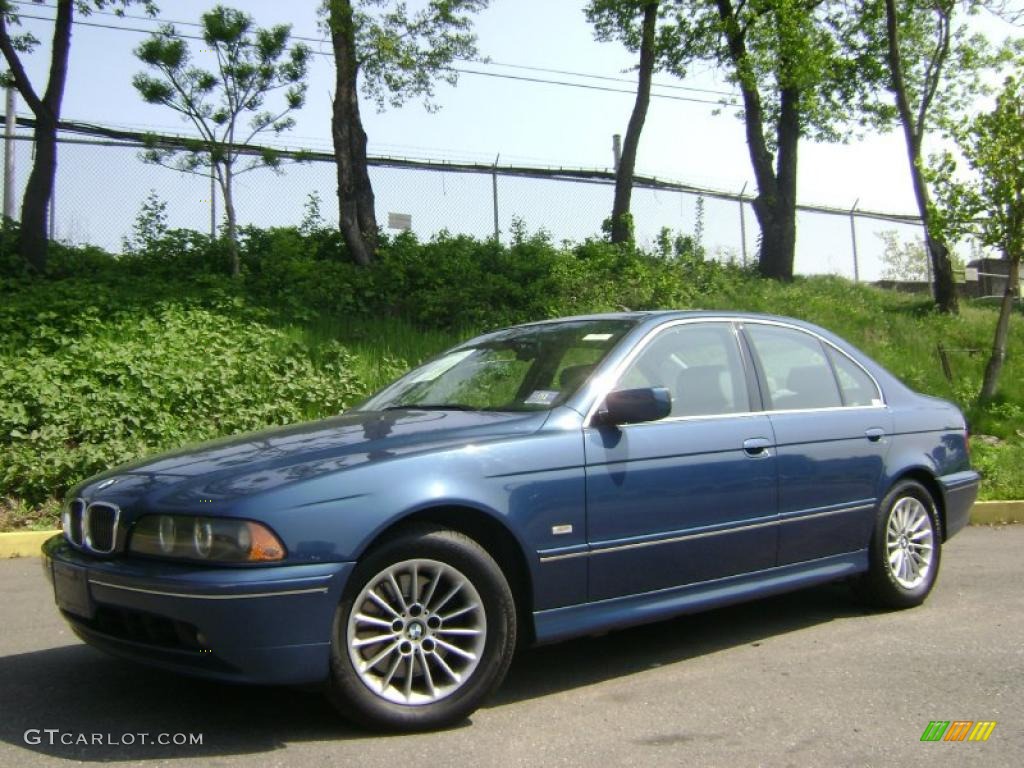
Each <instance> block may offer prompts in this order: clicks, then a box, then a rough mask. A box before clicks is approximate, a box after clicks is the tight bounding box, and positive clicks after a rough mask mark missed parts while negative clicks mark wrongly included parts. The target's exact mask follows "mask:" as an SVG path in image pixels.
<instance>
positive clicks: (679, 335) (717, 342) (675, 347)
mask: <svg viewBox="0 0 1024 768" xmlns="http://www.w3.org/2000/svg"><path fill="white" fill-rule="evenodd" d="M644 387H665V388H666V389H668V391H669V393H670V394H671V395H672V413H671V416H674V417H681V416H713V415H719V414H729V413H744V412H746V411H749V410H750V399H749V395H748V392H747V382H746V378H745V376H744V373H743V361H742V358H741V357H740V352H739V346H738V344H737V341H736V336H735V334H734V333H733V330H732V326H731V325H730V324H729V323H686V324H683V325H677V326H673V327H671V328H668V329H666V330H664V331H661V332H660V333H659V334H658V335H657V336H656V337H655V338H654V339H653V340H652V341H651V342H650V343H649V344H648V345H647V346H646V347H644V348H643V349H642V350H641V351H640V353H639V354H638V355H637V357H636V359H634V360H633V362H632V363H630V366H629V368H628V369H627V370H626V372H625V373H624V374H623V375H622V378H621V379H620V380H619V383H618V384H617V386H616V389H620V390H621V389H638V388H644Z"/></svg>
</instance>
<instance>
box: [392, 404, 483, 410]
mask: <svg viewBox="0 0 1024 768" xmlns="http://www.w3.org/2000/svg"><path fill="white" fill-rule="evenodd" d="M381 410H382V411H402V410H406V411H482V410H486V409H484V408H475V407H473V406H472V405H463V404H462V403H409V404H407V405H388V406H385V407H384V408H381Z"/></svg>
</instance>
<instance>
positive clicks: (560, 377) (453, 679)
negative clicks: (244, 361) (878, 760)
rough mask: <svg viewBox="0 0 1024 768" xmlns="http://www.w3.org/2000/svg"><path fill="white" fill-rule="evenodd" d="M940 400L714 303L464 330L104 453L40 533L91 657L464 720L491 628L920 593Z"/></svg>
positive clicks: (959, 451)
mask: <svg viewBox="0 0 1024 768" xmlns="http://www.w3.org/2000/svg"><path fill="white" fill-rule="evenodd" d="M978 481H979V477H978V474H977V473H975V472H973V471H972V470H971V468H970V461H969V456H968V448H967V431H966V427H965V423H964V418H963V416H962V415H961V413H960V412H959V411H958V410H957V409H956V408H955V407H954V406H953V405H951V404H949V403H947V402H944V401H941V400H937V399H935V398H932V397H926V396H923V395H920V394H916V393H914V392H912V391H911V390H909V389H908V388H907V387H906V386H904V385H903V384H902V383H901V382H900V381H899V380H897V379H896V378H895V377H894V376H892V375H891V374H890V373H888V372H887V371H886V370H885V369H883V368H882V367H881V366H879V365H878V364H877V363H875V362H873V361H872V360H870V359H868V358H867V357H865V356H864V355H863V354H862V353H860V352H859V351H857V350H856V349H854V348H853V347H851V346H850V345H849V344H847V343H846V342H844V341H843V340H842V339H840V338H838V337H836V336H835V335H833V334H831V333H829V332H828V331H826V330H824V329H822V328H819V327H816V326H813V325H809V324H807V323H804V322H800V321H797V320H792V319H787V318H781V317H769V316H763V315H744V314H735V313H721V312H650V313H623V314H609V315H596V316H589V317H576V318H567V319H562V320H553V321H548V322H540V323H532V324H528V325H522V326H517V327H514V328H508V329H504V330H500V331H496V332H494V333H489V334H486V335H484V336H480V337H478V338H475V339H473V340H471V341H468V342H466V343H465V344H462V345H460V346H458V347H455V348H454V349H452V350H450V351H448V352H446V353H444V354H442V355H440V356H439V357H437V358H435V359H433V360H431V361H429V362H427V363H426V364H424V365H422V366H420V367H419V368H417V369H415V370H413V371H412V372H410V373H408V374H407V375H405V376H404V377H402V378H401V379H399V380H398V381H396V382H395V383H394V384H392V385H391V386H389V387H387V388H386V389H384V390H383V391H381V392H380V393H378V394H377V395H375V396H374V397H372V398H370V399H369V400H368V401H367V402H366V403H364V404H363V405H362V406H360V407H358V408H356V409H354V410H352V411H349V412H347V413H345V414H343V415H340V416H336V417H334V418H329V419H325V420H323V421H317V422H313V423H308V424H300V425H294V426H288V427H284V428H279V429H273V430H268V431H265V432H259V433H255V434H250V435H244V436H239V437H232V438H228V439H225V440H220V441H217V442H213V443H208V444H204V445H200V446H195V447H190V448H188V449H185V450H181V451H178V452H175V453H170V454H166V455H163V456H158V457H155V458H152V459H148V460H145V461H141V462H138V463H135V464H131V465H127V466H122V467H118V468H116V469H113V470H111V471H109V472H107V473H104V474H102V475H99V476H98V477H95V478H92V479H90V480H87V481H86V482H84V483H82V484H81V485H79V486H78V487H77V488H75V489H73V490H72V491H71V493H70V494H69V496H68V499H67V501H66V503H65V506H64V510H63V529H64V531H63V535H62V536H56V537H54V538H52V539H50V540H49V541H48V542H47V543H46V544H45V545H44V555H45V559H44V564H45V568H46V572H47V574H48V575H49V576H50V578H51V579H52V582H53V587H54V595H55V598H56V603H57V606H58V607H59V609H60V611H61V613H62V614H63V616H64V618H65V619H66V620H67V621H68V622H69V623H70V625H71V627H72V628H73V629H74V631H75V632H76V633H77V634H78V636H79V637H81V638H82V639H83V640H85V641H86V642H88V643H90V644H92V645H94V646H96V647H97V648H100V649H103V650H105V651H108V652H110V653H112V654H115V655H117V656H120V657H123V658H126V659H131V660H135V661H139V662H143V663H146V664H151V665H156V666H159V667H163V668H165V669H168V670H173V671H178V672H184V673H189V674H194V675H200V676H204V677H208V678H215V679H220V680H224V681H234V682H244V683H261V684H318V683H319V684H323V685H324V687H325V689H326V691H327V693H328V696H329V697H330V699H331V700H332V701H333V702H334V703H335V705H336V706H337V707H338V708H339V709H340V710H341V711H342V712H343V713H344V714H345V715H347V716H348V717H350V718H352V719H354V720H355V721H357V722H359V723H362V724H364V725H366V726H369V727H373V728H382V729H389V730H416V729H424V728H436V727H443V726H445V725H449V724H452V723H455V722H458V721H460V720H462V719H464V718H465V717H466V716H467V715H469V714H470V713H471V712H473V710H474V709H476V708H477V707H478V706H479V705H480V703H481V701H482V700H483V699H484V697H486V696H487V695H488V694H489V693H490V692H491V691H493V690H494V689H495V688H496V687H497V686H498V685H499V684H500V682H501V680H502V678H503V677H504V675H505V673H506V670H507V669H508V667H509V663H510V661H511V659H512V654H513V652H514V650H515V648H516V647H517V645H519V644H523V643H547V642H552V641H556V640H561V639H563V638H568V637H572V636H575V635H583V634H589V633H595V632H600V631H606V630H609V629H612V628H616V627H623V626H627V625H631V624H637V623H642V622H650V621H657V620H660V619H664V618H667V617H670V616H675V615H678V614H683V613H687V612H694V611H699V610H703V609H706V608H711V607H715V606H720V605H724V604H728V603H734V602H737V601H742V600H748V599H752V598H757V597H761V596H764V595H771V594H776V593H779V592H783V591H787V590H794V589H799V588H801V587H806V586H808V585H812V584H818V583H821V582H826V581H833V580H839V579H844V580H850V581H851V582H853V584H854V587H855V589H856V590H857V592H858V593H860V595H862V596H863V597H864V598H865V599H867V600H869V601H871V602H872V603H874V604H876V605H879V606H883V607H888V608H906V607H910V606H914V605H917V604H919V603H921V602H922V601H923V600H924V599H925V598H926V597H927V595H928V593H929V592H930V591H931V589H932V587H933V585H934V584H935V579H936V576H937V574H938V570H939V562H940V555H941V551H942V544H943V542H945V541H946V540H947V539H948V538H949V537H950V536H952V535H954V534H955V533H957V531H959V530H960V529H961V528H962V527H963V526H964V525H965V524H966V523H967V520H968V514H969V510H970V507H971V505H972V503H973V501H974V498H975V496H976V494H977V489H978Z"/></svg>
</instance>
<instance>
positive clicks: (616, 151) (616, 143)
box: [612, 133, 622, 173]
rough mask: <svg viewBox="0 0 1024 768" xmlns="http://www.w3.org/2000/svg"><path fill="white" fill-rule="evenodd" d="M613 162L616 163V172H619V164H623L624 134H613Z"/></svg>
mask: <svg viewBox="0 0 1024 768" xmlns="http://www.w3.org/2000/svg"><path fill="white" fill-rule="evenodd" d="M612 162H613V163H615V172H616V173H618V172H619V163H621V162H622V134H619V133H614V134H612Z"/></svg>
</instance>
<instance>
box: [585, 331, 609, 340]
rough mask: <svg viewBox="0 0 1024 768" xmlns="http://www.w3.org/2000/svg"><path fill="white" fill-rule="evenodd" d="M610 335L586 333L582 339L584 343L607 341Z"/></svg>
mask: <svg viewBox="0 0 1024 768" xmlns="http://www.w3.org/2000/svg"><path fill="white" fill-rule="evenodd" d="M611 337H612V335H611V334H610V333H588V334H587V335H586V336H584V337H583V340H584V341H608V339H610V338H611Z"/></svg>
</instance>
